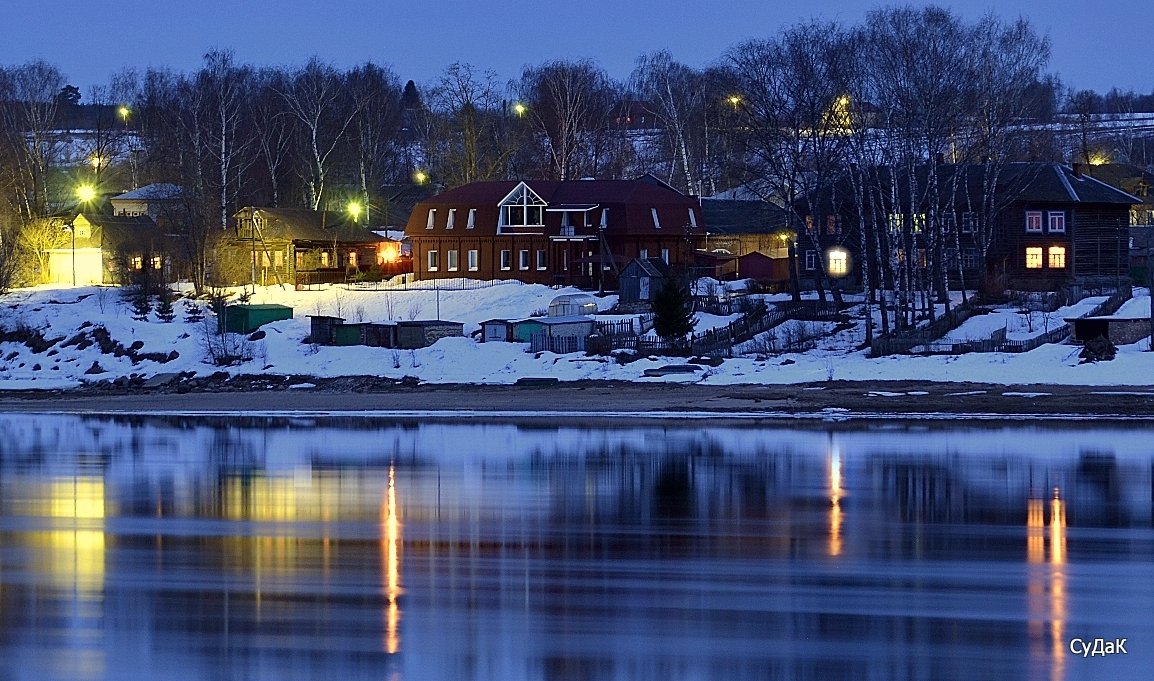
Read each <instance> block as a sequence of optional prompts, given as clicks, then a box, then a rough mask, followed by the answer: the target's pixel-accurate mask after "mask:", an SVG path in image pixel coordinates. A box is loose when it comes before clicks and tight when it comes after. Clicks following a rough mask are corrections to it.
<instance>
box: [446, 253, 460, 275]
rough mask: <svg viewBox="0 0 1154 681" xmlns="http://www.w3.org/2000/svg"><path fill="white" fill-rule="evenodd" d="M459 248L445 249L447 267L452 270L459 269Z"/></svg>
mask: <svg viewBox="0 0 1154 681" xmlns="http://www.w3.org/2000/svg"><path fill="white" fill-rule="evenodd" d="M457 265H458V262H457V249H455V248H454V249H452V250H448V251H445V269H447V270H448V271H450V272H456V271H457Z"/></svg>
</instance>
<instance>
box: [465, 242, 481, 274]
mask: <svg viewBox="0 0 1154 681" xmlns="http://www.w3.org/2000/svg"><path fill="white" fill-rule="evenodd" d="M465 257H466V258H467V259H468V264H469V271H470V272H476V271H477V260H478V258H477V249H475V248H474V249H472V250H470V251H469V253H468V254H467V255H466V256H465Z"/></svg>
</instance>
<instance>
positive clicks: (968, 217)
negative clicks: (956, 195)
mask: <svg viewBox="0 0 1154 681" xmlns="http://www.w3.org/2000/svg"><path fill="white" fill-rule="evenodd" d="M977 231H978V214H977V213H975V212H974V211H972V210H968V211H966V212H964V213H962V234H974V233H975V232H977Z"/></svg>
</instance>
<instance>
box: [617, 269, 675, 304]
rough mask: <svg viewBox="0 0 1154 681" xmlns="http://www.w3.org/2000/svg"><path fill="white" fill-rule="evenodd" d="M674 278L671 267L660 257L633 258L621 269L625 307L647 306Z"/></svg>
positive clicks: (622, 297) (620, 301)
mask: <svg viewBox="0 0 1154 681" xmlns="http://www.w3.org/2000/svg"><path fill="white" fill-rule="evenodd" d="M673 278H674V273H673V269H672V268H671V267H670V266H669V265H667V264H665V261H664V260H661V259H660V258H634V259H633V260H631V261H630V262H629V264H628V265H626V266H625V269H623V270H621V296H620V298H619V299H618V303H619V304H620V305H621V306H623V307H624V308H625V309H630V308H642V307H647V306H648V305H649V304H651V303H652V302H653V298H654V296H656V295H657V292H658V291H660V290H661V287H662V286H665V283H666V282H668V281H670V280H672V279H673Z"/></svg>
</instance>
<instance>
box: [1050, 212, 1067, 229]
mask: <svg viewBox="0 0 1154 681" xmlns="http://www.w3.org/2000/svg"><path fill="white" fill-rule="evenodd" d="M1048 217H1049V218H1050V233H1051V234H1065V233H1066V211H1062V210H1052V211H1050V214H1049V216H1048Z"/></svg>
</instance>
